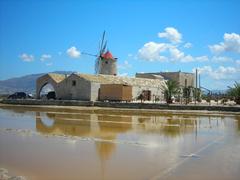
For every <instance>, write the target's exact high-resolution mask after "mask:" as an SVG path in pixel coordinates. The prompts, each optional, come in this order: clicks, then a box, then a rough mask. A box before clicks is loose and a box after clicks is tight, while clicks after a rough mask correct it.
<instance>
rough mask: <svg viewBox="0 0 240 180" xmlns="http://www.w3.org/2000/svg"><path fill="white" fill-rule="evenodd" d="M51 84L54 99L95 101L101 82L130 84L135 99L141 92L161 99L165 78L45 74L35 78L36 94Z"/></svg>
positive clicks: (38, 94) (152, 97)
mask: <svg viewBox="0 0 240 180" xmlns="http://www.w3.org/2000/svg"><path fill="white" fill-rule="evenodd" d="M47 84H51V85H52V86H53V88H54V91H55V93H56V99H62V100H86V101H97V100H98V99H99V89H100V85H101V84H124V85H129V86H132V99H133V100H136V99H137V98H138V97H139V96H140V94H142V93H143V92H149V94H148V95H149V99H148V100H154V99H156V98H158V99H159V100H163V99H164V97H163V93H162V87H163V86H164V85H165V80H164V79H163V78H162V77H161V78H160V76H159V78H158V79H147V78H138V77H137V78H131V77H120V76H113V75H103V74H98V75H91V74H78V73H73V74H71V75H68V76H66V75H61V74H51V73H50V74H45V75H43V76H41V77H40V78H38V79H37V87H36V94H37V98H40V93H41V90H42V88H43V87H44V86H45V85H47Z"/></svg>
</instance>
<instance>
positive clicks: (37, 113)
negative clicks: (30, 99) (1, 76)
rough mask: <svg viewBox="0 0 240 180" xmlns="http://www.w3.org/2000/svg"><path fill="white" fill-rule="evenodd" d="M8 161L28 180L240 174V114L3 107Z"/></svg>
mask: <svg viewBox="0 0 240 180" xmlns="http://www.w3.org/2000/svg"><path fill="white" fill-rule="evenodd" d="M0 168H6V169H8V171H9V172H11V173H12V174H13V175H21V176H24V177H26V178H27V179H33V180H35V179H51V180H54V179H121V180H122V179H137V180H138V179H170V180H172V179H178V180H179V179H184V180H185V179H209V180H210V179H218V180H219V179H239V177H240V117H239V116H236V115H225V116H223V115H216V114H215V115H209V114H208V115H203V114H201V115H200V114H194V113H193V114H182V113H181V114H177V113H170V112H157V113H150V112H149V113H146V112H142V111H121V112H119V110H118V109H115V110H105V109H102V110H91V109H90V108H89V109H86V110H76V109H75V110H74V109H71V110H70V109H55V108H24V107H11V108H10V107H8V108H6V107H5V108H4V107H2V108H0Z"/></svg>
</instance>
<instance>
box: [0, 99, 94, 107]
mask: <svg viewBox="0 0 240 180" xmlns="http://www.w3.org/2000/svg"><path fill="white" fill-rule="evenodd" d="M1 103H3V104H16V105H17V104H18V105H54V106H93V105H94V103H93V102H92V101H75V100H39V99H4V100H2V101H1Z"/></svg>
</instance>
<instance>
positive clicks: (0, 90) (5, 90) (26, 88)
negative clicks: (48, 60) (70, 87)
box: [0, 71, 73, 94]
mask: <svg viewBox="0 0 240 180" xmlns="http://www.w3.org/2000/svg"><path fill="white" fill-rule="evenodd" d="M51 73H58V74H71V73H73V72H72V71H55V72H51ZM44 74H46V73H40V74H30V75H26V76H22V77H17V78H11V79H7V80H2V81H0V94H12V93H14V92H17V91H23V92H26V93H32V94H34V93H35V89H36V80H37V78H39V77H40V76H42V75H44Z"/></svg>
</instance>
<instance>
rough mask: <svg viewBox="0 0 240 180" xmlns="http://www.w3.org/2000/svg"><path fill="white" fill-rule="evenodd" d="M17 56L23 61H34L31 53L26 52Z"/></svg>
mask: <svg viewBox="0 0 240 180" xmlns="http://www.w3.org/2000/svg"><path fill="white" fill-rule="evenodd" d="M19 58H20V59H22V60H23V61H25V62H32V61H34V56H33V55H31V54H26V53H23V54H21V55H20V56H19Z"/></svg>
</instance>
